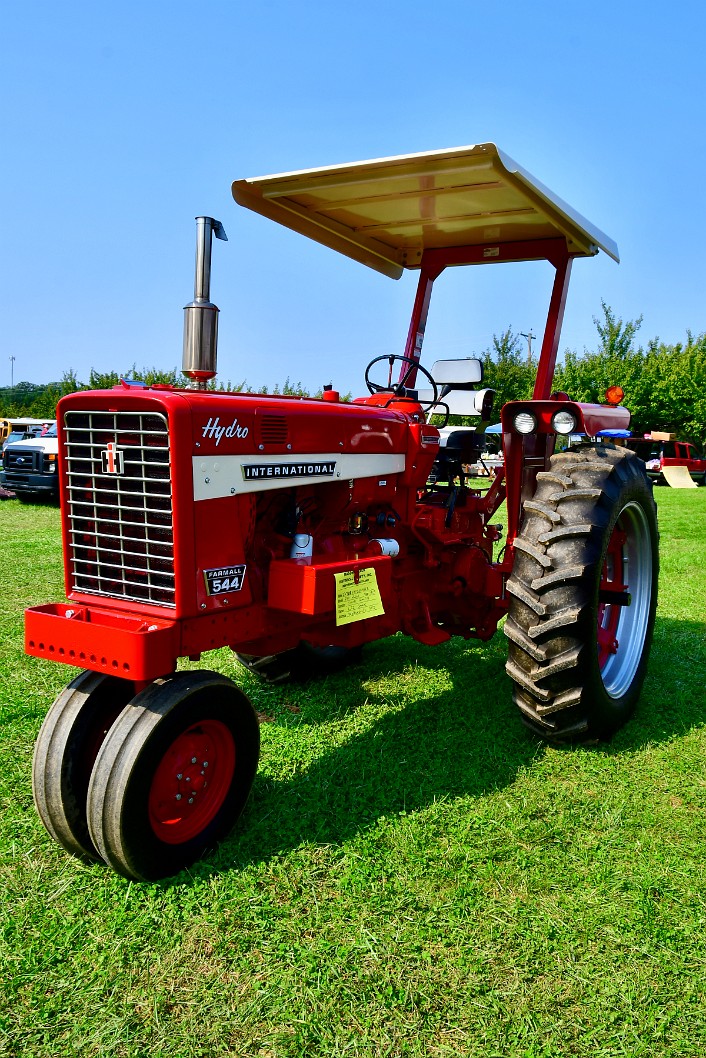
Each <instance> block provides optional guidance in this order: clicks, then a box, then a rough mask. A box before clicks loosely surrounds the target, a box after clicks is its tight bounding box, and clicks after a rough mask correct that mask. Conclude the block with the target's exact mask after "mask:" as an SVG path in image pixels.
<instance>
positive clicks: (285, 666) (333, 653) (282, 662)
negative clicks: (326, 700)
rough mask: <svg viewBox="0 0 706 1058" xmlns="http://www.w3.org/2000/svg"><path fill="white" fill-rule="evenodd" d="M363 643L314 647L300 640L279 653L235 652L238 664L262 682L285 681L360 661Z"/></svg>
mask: <svg viewBox="0 0 706 1058" xmlns="http://www.w3.org/2000/svg"><path fill="white" fill-rule="evenodd" d="M361 655H362V647H353V648H349V647H336V646H328V647H315V646H312V644H311V643H300V644H299V646H298V647H295V648H294V649H293V650H284V651H282V653H281V654H269V655H266V656H264V657H257V655H254V654H236V655H235V656H236V658H237V659H238V661H239V662H240V664H241V665H244V666H245V668H246V669H247V670H248V671H249V672H252V673H254V675H255V676H258V677H259V678H260V679H261V680H263V682H265V683H272V684H274V683H285V682H287V681H288V680H292V681H295V682H304V681H305V680H313V679H320V678H321V677H323V676H329V675H331V673H334V672H340V671H341V670H342V669H345V668H348V666H349V665H355V664H356V663H357V662H358V661H360V659H361Z"/></svg>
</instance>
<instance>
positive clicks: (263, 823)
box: [206, 638, 544, 870]
mask: <svg viewBox="0 0 706 1058" xmlns="http://www.w3.org/2000/svg"><path fill="white" fill-rule="evenodd" d="M376 646H377V645H376ZM462 655H463V656H462ZM504 660H505V659H504V647H503V646H502V645H501V649H500V650H498V649H497V648H495V649H491V648H490V646H489V645H488V644H485V645H483V644H473V645H472V646H471V647H469V646H468V644H465V643H464V644H459V646H458V647H457V648H453V649H450V650H449V651H445V650H444V649H441V650H440V649H438V648H428V647H420V646H419V644H416V643H413V642H412V641H410V640H407V639H403V638H396V639H395V640H394V641H389V642H388V643H386V644H383V645H380V647H379V649H375V650H371V651H370V654H369V656H368V655H367V654H366V661H365V663H364V664H362V665H360V666H356V669H355V679H354V680H352V679H351V672H352V670H349V671H348V672H347V673H346V674H341V675H340V676H333V677H329V678H328V679H327V680H325V681H324V682H323V683H319V684H315V685H314V684H311V685H309V688H310V691H309V694H310V697H308V696H307V685H303V687H302V686H301V685H300V687H299V688H298V689H291V690H289V691H287V692H284V694H283V692H282V690H281V689H278V696H279V699H280V702H281V701H282V700H284V701H285V702H286V701H287V698H288V696H291V699H292V700H293V701H294V700H296V701H298V702H299V703H300V705H301V713H298V714H290V713H287V705H286V704H285V705H284V706H283V710H284V711H283V712H279V711H278V712H277V713H276V723H277V724H278V725H279V724H280V722H281V724H282V725H284V726H286V727H287V728H292V727H296V728H298V729H299V731H300V733H301V737H302V749H303V751H304V752H305V753H306V751H307V749H308V750H309V752H310V746H309V745H308V744H307V743H308V739H309V738H310V737H311V736H312V734H313V736H314V737H315V738H318V739H319V742H318V745H317V752H318V755H317V756H316V758H315V759H314V760H313V762H312V763H311V764H309V765H308V766H307V765H305V764H304V763H302V764H301V765H295V770H294V774H293V775H292V776H291V777H290V778H287V779H273V778H268V777H267V776H266V775H265V774H262V773H261V774H260V775H259V776H258V778H257V779H256V781H255V786H254V789H253V792H252V795H251V798H250V801H249V804H248V807H247V809H246V812H245V815H244V817H243V820H242V822H241V824H240V825H239V826H238V828H237V829H236V831H235V832H234V834H233V836H232V837H231V838H230V839H228V840H227V841H226V842H225V844H224V846H223V847H222V850H221V852H220V853H217V854H216V855H215V856H214V858H213V861H212V864H211V866H210V867H208V866H206V870H218V869H219V867H220V868H221V869H228V868H229V867H230V866H231V865H232V864H233V862H234V861H235V862H236V863H238V864H239V865H243V864H245V863H252V862H262V861H263V860H265V861H266V860H268V859H270V858H272V857H273V856H278V855H281V854H283V853H286V852H287V851H289V850H291V849H294V848H296V847H297V846H299V845H301V844H303V843H308V842H313V843H315V844H320V845H340V844H342V843H344V842H346V841H347V840H349V839H350V838H352V837H354V836H355V835H356V834H357V833H359V832H361V831H364V830H366V829H368V828H370V827H371V826H373V825H374V824H375V823H376V822H377V821H378V820H379V819H381V818H382V817H388V816H394V815H396V814H398V813H400V812H407V813H412V812H415V811H419V810H421V809H424V808H425V807H427V806H429V805H431V804H433V803H434V802H435V801H439V800H445V801H448V800H454V799H457V798H466V797H479V796H481V795H483V794H487V793H489V792H491V791H493V790H498V789H502V788H503V787H505V786H507V785H508V784H510V783H512V782H513V781H514V779H515V777H516V775H517V773H518V770H520V769H522V768H524V767H526V766H528V765H530V764H531V762H532V761H533V760H534V759H536V758H537V756H538V755H541V754H542V753H543V752H544V745H543V743H539V742H538V741H537V740H536V739H534V738H532V737H531V736H529V735H528V733H527V732H526V731H525V729H524V727H523V726H522V724H521V723H520V721H519V718H518V716H517V713H516V710H515V707H514V706H513V704H512V699H511V688H510V683H509V680H507V678H506V677H505V674H504ZM457 662H459V664H458V666H457V667H456V663H457ZM460 662H462V664H460ZM416 665H419V666H421V667H422V668H423V670H424V672H425V673H428V674H429V677H428V682H429V684H430V685H431V686H432V687H433V686H434V684H436V685H437V686H438V685H439V683H441V684H442V685H443V684H446V685H448V690H447V689H444V690H441V691H440V692H437V693H431V694H429V695H425V693H424V691H422V695H421V696H420V695H419V691H417V693H416V697H415V695H414V694H412V695H410V691H409V686H408V683H409V681H408V680H406V679H405V675H406V674H407V675H408V674H409V671H410V667H414V666H416ZM437 675H438V679H437V678H436V677H437ZM386 677H389V679H387V678H386ZM376 681H378V683H377V684H376ZM314 688H316V690H314ZM327 701H328V702H329V703H330V708H329V710H328V717H327V716H326V713H327V706H326V702H327ZM364 703H365V704H367V705H368V706H372V715H373V716H374V719H373V720H372V721H370V722H366V721H365V720H363V721H362V722H361V723H360V724H356V723H355V718H353V722H351V714H353V713H355V712H356V711H357V710H358V709H360V708H361V707H362V706H363V704H364ZM256 705H258V703H257V702H256ZM377 706H380V707H381V709H382V711H380V710H378V709H377ZM327 720H328V722H329V723H333V724H334V726H336V724H337V722H338V721H339V720H340V721H341V723H344V722H346V721H348V723H349V724H350V727H352V728H353V734H352V735H350V737H348V738H346V740H345V741H344V742H341V743H339V744H337V745H335V746H332V747H331V748H330V749H325V750H324V752H323V753H322V752H321V750H320V745H321V743H320V738H321V733H320V732H317V730H316V729H317V728H318V727H319V726H320V725H321V724H324V723H326V722H327ZM349 729H350V728H349ZM267 741H268V740H267V739H265V744H264V747H263V757H265V758H266V755H267Z"/></svg>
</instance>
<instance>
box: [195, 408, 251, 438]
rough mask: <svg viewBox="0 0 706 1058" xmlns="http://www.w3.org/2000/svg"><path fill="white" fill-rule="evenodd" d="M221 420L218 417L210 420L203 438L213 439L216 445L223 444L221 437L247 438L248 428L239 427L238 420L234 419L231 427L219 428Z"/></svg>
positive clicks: (204, 429)
mask: <svg viewBox="0 0 706 1058" xmlns="http://www.w3.org/2000/svg"><path fill="white" fill-rule="evenodd" d="M219 422H220V418H219V416H218V415H217V416H216V418H215V419H213V418H210V419H209V420H208V422H207V423H206V425H205V426H204V428H203V433H202V436H203V437H212V438H213V439H214V440H215V442H216V445H219V444H220V443H221V437H247V436H248V428H247V426H239V425H238V420H237V419H233V422H232V423H231V424H230V426H219V425H218V423H219Z"/></svg>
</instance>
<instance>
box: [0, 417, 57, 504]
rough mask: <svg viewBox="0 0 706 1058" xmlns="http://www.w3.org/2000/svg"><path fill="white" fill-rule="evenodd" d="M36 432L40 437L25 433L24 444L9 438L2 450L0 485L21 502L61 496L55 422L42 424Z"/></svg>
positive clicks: (22, 440)
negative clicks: (21, 500) (40, 497)
mask: <svg viewBox="0 0 706 1058" xmlns="http://www.w3.org/2000/svg"><path fill="white" fill-rule="evenodd" d="M37 428H38V429H39V431H40V433H39V435H35V436H32V435H31V434H29V435H28V433H27V432H25V433H24V434H23V437H22V439H21V440H16V441H13V440H11V438H12V434H10V438H8V441H7V443H6V444H5V447H4V449H3V453H2V470H0V485H2V486H3V488H6V489H10V491H11V492H14V493H15V495H16V496H17V497H18V498H19V499H25V498H31V497H34V496H41V495H44V496H48V497H54V496H58V495H59V475H58V473H57V458H58V451H59V440H58V437H57V430H56V422H48V423H47V422H45V423H43V424H41V423H40V424H39V426H38V427H37ZM41 431H44V432H41Z"/></svg>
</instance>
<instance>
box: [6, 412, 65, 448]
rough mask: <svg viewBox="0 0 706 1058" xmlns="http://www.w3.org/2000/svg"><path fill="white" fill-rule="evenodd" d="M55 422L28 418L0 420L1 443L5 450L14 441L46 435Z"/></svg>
mask: <svg viewBox="0 0 706 1058" xmlns="http://www.w3.org/2000/svg"><path fill="white" fill-rule="evenodd" d="M53 422H54V420H53V419H31V418H28V417H27V416H20V417H19V418H12V417H11V416H10V417H8V418H0V443H1V444H2V448H3V450H4V449H5V445H7V444H9V443H10V442H12V441H21V440H22V439H23V438H25V437H35V436H37V435H39V434H42V433H45V432H46V430H47V429H48V428H49V427H50V426H51V425H52V423H53Z"/></svg>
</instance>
